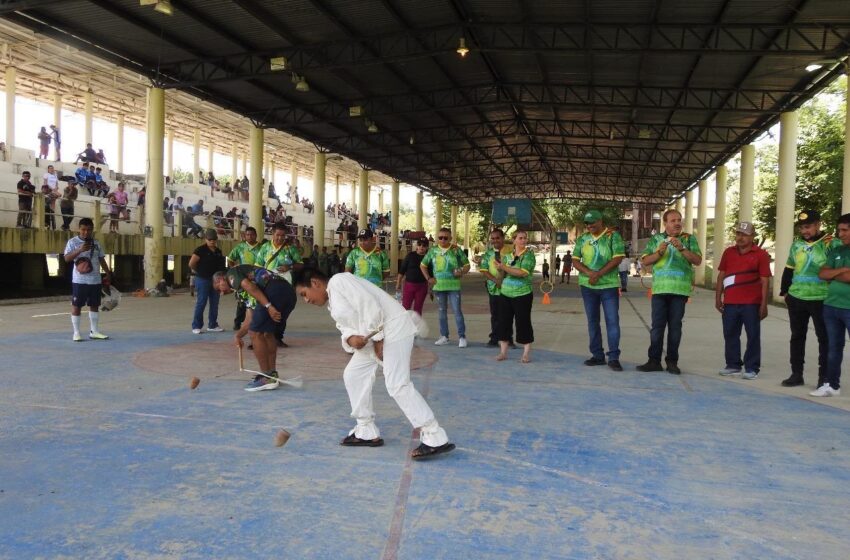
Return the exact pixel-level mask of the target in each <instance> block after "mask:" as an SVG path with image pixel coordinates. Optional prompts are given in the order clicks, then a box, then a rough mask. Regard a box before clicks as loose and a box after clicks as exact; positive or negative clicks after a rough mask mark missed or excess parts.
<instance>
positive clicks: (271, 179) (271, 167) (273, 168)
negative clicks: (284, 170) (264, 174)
mask: <svg viewBox="0 0 850 560" xmlns="http://www.w3.org/2000/svg"><path fill="white" fill-rule="evenodd" d="M269 157H271V155H270V156H269ZM276 171H277V161H275V160H271V161H269V183H274V182H275V172H276ZM275 188H277V185H275ZM278 196H280V194H278Z"/></svg>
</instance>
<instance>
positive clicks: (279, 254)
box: [254, 222, 304, 348]
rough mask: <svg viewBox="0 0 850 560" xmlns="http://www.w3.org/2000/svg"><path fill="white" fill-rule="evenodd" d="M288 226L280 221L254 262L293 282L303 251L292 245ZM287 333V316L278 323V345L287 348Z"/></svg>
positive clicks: (301, 262)
mask: <svg viewBox="0 0 850 560" xmlns="http://www.w3.org/2000/svg"><path fill="white" fill-rule="evenodd" d="M287 233H288V227H287V226H286V225H285V224H284V223H282V222H278V223H276V224H275V225H274V228H273V229H272V240H271V242H270V243H264V244H263V245H262V246H261V247H260V249H259V250H258V251H257V260H256V262H255V263H254V264H256V265H257V266H262V267H263V268H266V269H268V270H274V271H275V272H278V273H279V274H280V275H281V276H282V277H283V278H284V280H286V281H287V282H289V283H290V284H291V283H292V270H293V269H294V270H298V269H300V268H302V267H303V266H304V263H303V261H302V260H301V253H299V252H298V250H297V249H295V247H293V246H292V245H290V243H289V239H288V238H287ZM285 334H286V317H284V318H283V319H282V320H281V321H280V322H279V323H277V330H276V331H275V338H277V345H278V346H280V347H281V348H287V347H288V345H287V344H286V343H285V342H284V341H283V336H284V335H285Z"/></svg>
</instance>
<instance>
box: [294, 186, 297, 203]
mask: <svg viewBox="0 0 850 560" xmlns="http://www.w3.org/2000/svg"><path fill="white" fill-rule="evenodd" d="M294 198H295V204H298V187H295V197H294Z"/></svg>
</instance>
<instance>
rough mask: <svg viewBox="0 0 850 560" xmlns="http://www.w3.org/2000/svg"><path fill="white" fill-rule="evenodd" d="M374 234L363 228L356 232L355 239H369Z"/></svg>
mask: <svg viewBox="0 0 850 560" xmlns="http://www.w3.org/2000/svg"><path fill="white" fill-rule="evenodd" d="M374 235H375V234H374V233H373V232H372V230H371V229H370V228H363V229H361V230H360V231H359V232H357V239H369V238H370V237H373V236H374Z"/></svg>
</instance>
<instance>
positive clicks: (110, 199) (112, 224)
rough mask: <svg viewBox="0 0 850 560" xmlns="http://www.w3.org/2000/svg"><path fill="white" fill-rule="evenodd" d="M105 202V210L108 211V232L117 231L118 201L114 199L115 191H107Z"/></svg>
mask: <svg viewBox="0 0 850 560" xmlns="http://www.w3.org/2000/svg"><path fill="white" fill-rule="evenodd" d="M106 202H107V204H106V210H107V212H108V213H109V233H118V203H117V201H116V200H115V193H109V195H108V196H107V197H106Z"/></svg>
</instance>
